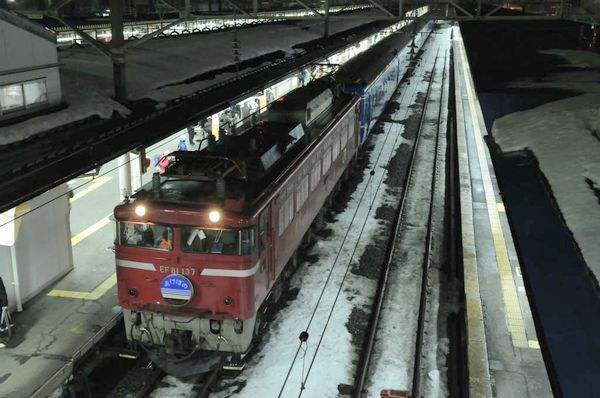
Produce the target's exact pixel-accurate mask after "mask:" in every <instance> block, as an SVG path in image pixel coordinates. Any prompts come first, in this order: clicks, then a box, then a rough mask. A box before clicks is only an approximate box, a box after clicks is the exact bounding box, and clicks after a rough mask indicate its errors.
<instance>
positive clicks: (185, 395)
mask: <svg viewBox="0 0 600 398" xmlns="http://www.w3.org/2000/svg"><path fill="white" fill-rule="evenodd" d="M193 388H194V384H192V383H186V382H183V381H181V380H179V379H178V378H176V377H173V376H167V377H165V378H163V379H162V381H161V383H160V386H159V387H158V388H157V389H155V390H154V391H152V394H150V398H191V397H195V396H196V393H195V392H194V391H193V390H192V389H193Z"/></svg>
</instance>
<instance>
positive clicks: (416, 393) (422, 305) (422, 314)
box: [411, 55, 447, 397]
mask: <svg viewBox="0 0 600 398" xmlns="http://www.w3.org/2000/svg"><path fill="white" fill-rule="evenodd" d="M446 60H447V55H445V56H444V63H443V65H442V68H443V69H442V84H441V95H440V107H439V110H438V120H437V134H436V137H435V153H434V158H433V164H434V166H433V173H432V177H431V199H430V202H429V217H428V220H427V237H426V239H425V248H426V249H425V257H424V258H423V273H422V276H421V297H420V301H419V318H418V322H417V341H416V345H415V363H414V366H413V384H412V389H411V390H412V394H411V397H420V396H421V394H420V392H421V376H422V375H421V370H422V367H421V357H422V353H423V340H424V332H425V321H426V313H427V298H428V292H427V282H428V280H429V269H430V266H431V250H432V241H433V239H432V231H431V230H432V225H433V207H434V203H435V202H434V200H435V197H436V195H435V187H436V183H437V176H436V172H437V170H438V162H437V161H438V155H439V145H440V130H439V129H440V123H441V117H442V106H443V101H442V98H443V94H444V83H445V81H446Z"/></svg>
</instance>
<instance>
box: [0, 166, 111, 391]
mask: <svg viewBox="0 0 600 398" xmlns="http://www.w3.org/2000/svg"><path fill="white" fill-rule="evenodd" d="M115 173H116V172H115ZM78 180H81V179H78ZM110 182H114V183H116V184H117V187H115V186H114V184H110ZM73 183H74V184H77V185H79V184H80V183H81V181H77V180H76V181H74V182H73ZM90 188H91V189H90ZM111 191H112V192H111ZM111 197H112V198H114V199H115V201H118V198H119V195H118V179H116V178H113V177H112V176H110V175H108V176H106V177H105V178H102V179H98V180H97V181H94V182H91V183H89V184H86V185H84V186H83V187H82V188H79V189H77V190H76V191H75V196H74V197H73V198H72V199H71V229H72V231H73V235H72V238H71V243H72V245H73V263H74V268H73V270H71V271H70V272H69V273H68V274H67V275H66V276H65V277H63V278H62V279H60V280H59V281H58V282H57V283H55V284H54V285H53V286H52V287H51V289H50V290H49V291H48V290H47V291H45V292H43V293H41V294H39V295H38V296H37V297H36V298H34V299H32V300H31V301H29V302H27V303H26V304H25V305H24V310H23V312H20V313H14V314H13V321H14V325H15V326H14V329H13V337H12V339H11V340H10V341H9V342H8V343H7V346H6V347H5V348H2V349H0V396H2V397H37V396H40V397H41V396H47V395H48V394H50V393H52V392H53V391H54V390H55V389H56V388H57V387H58V386H60V384H62V383H63V382H64V381H65V380H66V379H67V378H68V377H69V376H70V375H71V371H72V366H73V364H74V363H75V362H76V361H77V359H78V358H80V357H81V356H82V355H83V354H84V353H86V352H87V351H88V349H89V348H90V347H92V346H93V345H94V343H95V342H96V341H97V340H99V339H100V338H102V337H103V336H104V335H105V333H106V331H108V330H110V329H111V328H112V326H114V325H115V324H116V322H117V321H118V320H119V319H120V317H121V315H120V309H119V308H118V307H116V305H117V299H116V287H115V282H116V278H115V277H114V271H115V265H114V254H113V252H112V250H111V247H110V246H111V245H112V239H113V237H112V236H113V233H112V223H111V222H110V220H109V219H108V218H107V216H108V214H109V210H108V207H110V206H111V204H109V200H108V199H109V198H111ZM90 209H93V210H90ZM86 211H89V212H90V213H91V214H86V216H85V217H84V212H86ZM90 220H94V221H93V222H90ZM88 222H90V225H88V224H87V223H88Z"/></svg>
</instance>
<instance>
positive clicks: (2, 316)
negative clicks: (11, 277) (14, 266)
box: [0, 278, 13, 347]
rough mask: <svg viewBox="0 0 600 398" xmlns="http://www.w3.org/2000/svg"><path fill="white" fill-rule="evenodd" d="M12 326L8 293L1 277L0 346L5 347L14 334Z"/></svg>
mask: <svg viewBox="0 0 600 398" xmlns="http://www.w3.org/2000/svg"><path fill="white" fill-rule="evenodd" d="M12 326H13V325H12V319H11V318H10V312H8V295H7V294H6V288H5V287H4V283H3V282H2V278H0V347H4V344H5V343H7V342H8V340H9V339H10V337H11V336H12V329H11V328H12Z"/></svg>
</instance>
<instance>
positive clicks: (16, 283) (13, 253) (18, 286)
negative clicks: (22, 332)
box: [10, 241, 23, 312]
mask: <svg viewBox="0 0 600 398" xmlns="http://www.w3.org/2000/svg"><path fill="white" fill-rule="evenodd" d="M16 243H17V242H16V241H15V243H13V244H12V246H11V247H10V263H11V266H12V274H13V286H14V288H15V304H16V306H17V311H18V312H21V311H23V302H22V299H21V281H20V279H19V267H18V265H17V251H16V250H15V245H16Z"/></svg>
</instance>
